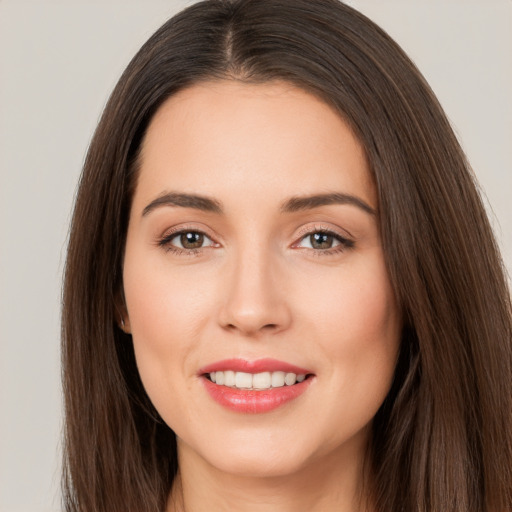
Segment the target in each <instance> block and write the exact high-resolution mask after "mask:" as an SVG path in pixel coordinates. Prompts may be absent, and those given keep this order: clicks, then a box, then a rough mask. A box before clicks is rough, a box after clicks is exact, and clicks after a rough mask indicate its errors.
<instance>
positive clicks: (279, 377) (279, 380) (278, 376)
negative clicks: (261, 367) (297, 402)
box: [272, 372, 284, 388]
mask: <svg viewBox="0 0 512 512" xmlns="http://www.w3.org/2000/svg"><path fill="white" fill-rule="evenodd" d="M283 386H284V372H273V373H272V387H273V388H282V387H283Z"/></svg>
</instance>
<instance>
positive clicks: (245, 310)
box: [220, 243, 290, 335]
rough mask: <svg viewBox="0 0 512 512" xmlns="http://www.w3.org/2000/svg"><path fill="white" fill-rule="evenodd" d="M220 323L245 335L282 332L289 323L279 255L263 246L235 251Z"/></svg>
mask: <svg viewBox="0 0 512 512" xmlns="http://www.w3.org/2000/svg"><path fill="white" fill-rule="evenodd" d="M229 266H230V271H229V272H228V278H227V283H225V284H226V285H227V286H226V288H225V290H226V291H225V295H224V297H223V304H222V308H221V315H220V323H221V325H222V326H223V327H225V328H228V329H231V330H236V331H239V332H240V333H243V334H245V335H251V334H256V333H257V332H260V331H262V330H272V331H279V330H282V329H283V328H285V327H286V326H287V325H288V324H289V321H290V314H289V309H288V305H287V304H286V301H285V297H284V296H283V294H282V290H280V287H279V282H280V279H279V275H278V272H279V270H278V261H277V257H276V255H274V254H273V253H272V251H271V250H270V249H269V248H268V247H266V246H265V245H264V244H263V243H260V244H258V245H254V244H252V245H249V246H245V247H240V248H239V249H238V250H235V251H234V253H233V254H232V258H230V262H229Z"/></svg>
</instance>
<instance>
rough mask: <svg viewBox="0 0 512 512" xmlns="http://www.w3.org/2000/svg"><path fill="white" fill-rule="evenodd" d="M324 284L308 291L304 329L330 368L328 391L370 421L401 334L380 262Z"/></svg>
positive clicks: (388, 378)
mask: <svg viewBox="0 0 512 512" xmlns="http://www.w3.org/2000/svg"><path fill="white" fill-rule="evenodd" d="M327 282H328V286H327V285H326V286H322V287H320V288H318V287H317V288H315V289H314V294H311V289H312V288H311V287H310V292H309V293H310V295H309V298H308V306H309V307H308V310H309V312H310V313H309V319H310V322H311V323H310V325H309V328H310V329H312V330H313V331H314V332H315V333H316V339H317V340H318V345H319V348H320V350H321V353H322V356H323V358H324V362H325V367H326V368H329V369H330V375H329V377H330V379H329V381H330V382H331V383H332V393H334V394H336V396H342V397H344V400H346V404H345V405H346V406H347V408H348V409H349V410H352V411H353V412H354V414H356V415H358V414H359V413H360V414H362V415H365V416H366V419H367V420H370V419H371V417H373V415H374V414H375V412H376V411H377V409H378V408H379V407H380V405H381V403H382V401H383V400H384V398H385V397H386V395H387V393H388V391H389V387H390V385H391V381H392V378H393V374H394V369H395V365H396V360H397V355H398V348H399V342H400V333H401V319H400V315H399V313H398V310H397V307H396V302H395V299H394V295H393V291H392V289H391V285H390V283H389V280H388V277H387V272H386V269H385V266H384V263H383V258H382V256H381V255H380V254H376V255H375V257H373V258H366V259H364V261H363V260H361V261H358V262H357V263H355V264H354V265H353V266H351V267H350V268H346V269H341V268H340V272H339V273H338V274H337V275H336V276H333V278H331V279H330V280H329V281H327ZM328 360H330V364H329V363H328ZM358 411H359V412H358Z"/></svg>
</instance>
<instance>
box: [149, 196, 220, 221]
mask: <svg viewBox="0 0 512 512" xmlns="http://www.w3.org/2000/svg"><path fill="white" fill-rule="evenodd" d="M160 206H181V207H182V208H194V209H196V210H203V211H205V212H213V213H219V214H220V213H222V206H221V203H219V201H217V200H216V199H211V198H209V197H205V196H200V195H197V194H181V193H178V192H166V193H164V194H162V195H161V196H159V197H157V198H156V199H155V200H154V201H151V203H149V204H148V205H147V206H146V208H144V210H143V211H142V216H143V217H144V216H145V215H147V214H148V213H150V212H151V211H153V210H154V209H155V208H158V207H160Z"/></svg>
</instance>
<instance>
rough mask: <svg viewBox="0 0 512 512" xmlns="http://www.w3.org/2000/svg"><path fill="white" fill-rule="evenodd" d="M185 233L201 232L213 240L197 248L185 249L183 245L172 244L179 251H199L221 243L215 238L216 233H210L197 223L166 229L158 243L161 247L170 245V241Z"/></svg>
mask: <svg viewBox="0 0 512 512" xmlns="http://www.w3.org/2000/svg"><path fill="white" fill-rule="evenodd" d="M183 233H200V234H201V235H203V236H204V237H206V238H208V239H209V240H210V241H211V242H212V245H208V246H206V247H198V248H196V249H185V248H181V247H177V246H172V247H173V248H174V249H176V250H177V251H187V252H190V251H193V252H197V251H200V250H202V249H207V248H209V247H216V246H217V247H219V246H220V244H219V243H218V242H217V241H216V240H215V238H216V237H215V236H214V235H212V234H211V233H209V230H208V229H205V228H201V227H198V226H197V224H196V225H188V224H180V225H178V226H173V227H172V228H169V229H166V230H165V231H164V232H163V234H162V235H160V236H158V238H157V240H156V243H157V245H158V246H160V247H165V246H168V245H170V242H171V240H172V239H173V238H175V237H176V236H178V235H181V234H183Z"/></svg>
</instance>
